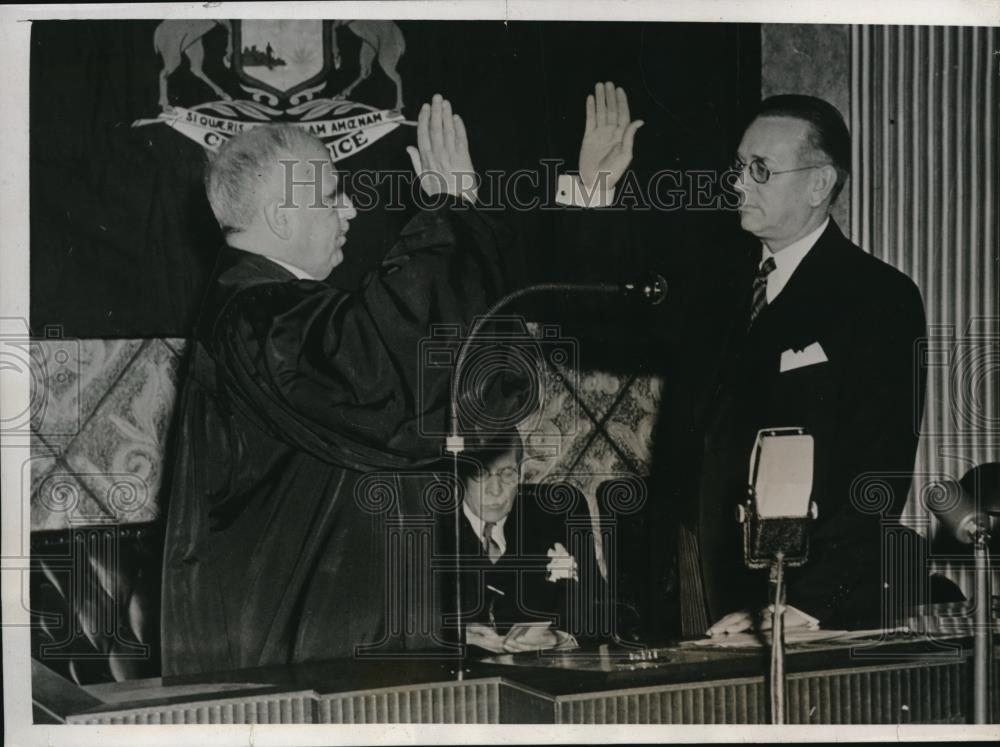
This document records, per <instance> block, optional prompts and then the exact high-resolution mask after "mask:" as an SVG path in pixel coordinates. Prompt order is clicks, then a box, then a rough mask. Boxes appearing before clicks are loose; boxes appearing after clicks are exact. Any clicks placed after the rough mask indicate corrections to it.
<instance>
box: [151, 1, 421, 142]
mask: <svg viewBox="0 0 1000 747" xmlns="http://www.w3.org/2000/svg"><path fill="white" fill-rule="evenodd" d="M216 28H221V29H222V31H223V32H224V33H225V36H226V46H225V52H224V53H222V52H220V54H221V55H222V60H221V63H222V65H223V67H225V68H229V69H230V70H231V71H232V73H233V77H235V79H236V81H237V84H238V86H239V89H240V92H241V93H242V94H243V96H242V97H240V98H235V97H234V96H233V95H231V93H236V91H234V90H232V88H231V89H230V92H227V91H226V90H225V89H224V88H223V86H222V85H220V82H219V81H218V80H213V78H212V77H211V76H210V75H208V74H207V73H206V71H205V60H206V54H207V52H206V45H205V43H204V38H205V36H206V35H207V34H209V32H213V31H215V29H216ZM346 33H351V34H354V35H355V36H356V37H358V39H359V40H360V41H361V45H360V53H359V59H358V70H359V74H358V76H357V77H356V79H354V80H353V81H352V82H350V83H349V84H348V85H346V86H344V87H343V88H342V89H341V90H339V91H336V89H334V91H336V92H333V95H330V93H331V91H329V90H327V89H328V88H329V85H330V77H331V73H332V72H333V71H335V70H339V69H340V68H341V66H342V64H343V59H342V56H341V53H340V45H339V44H338V40H337V37H338V34H346ZM153 48H154V50H155V52H156V53H157V54H158V55H159V56H160V59H161V60H162V69H161V71H160V77H159V104H160V109H161V111H160V114H159V116H158V117H156V118H155V119H143V120H138V121H137V122H135V123H134V126H141V125H147V124H153V123H157V122H159V123H163V124H166V125H168V126H169V127H173V128H174V129H176V130H178V131H179V132H182V133H183V134H185V135H187V136H188V137H190V138H191V139H192V140H194V141H195V142H198V143H199V144H201V145H202V146H204V147H205V148H207V149H209V150H216V149H217V148H218V147H219V146H220V145H221V144H222V143H223V142H225V141H226V140H227V139H228V138H230V137H232V136H233V135H236V134H238V133H240V132H243V131H244V130H246V129H249V128H252V127H257V126H259V125H261V124H267V123H270V122H291V123H294V124H297V125H299V126H301V127H304V128H305V129H307V130H309V132H311V133H312V134H314V135H316V136H318V137H319V138H320V139H322V140H323V141H324V143H326V145H327V147H328V148H329V149H330V153H331V156H332V157H333V160H334V161H337V160H340V159H343V158H346V157H348V156H351V155H354V154H355V153H357V152H358V151H360V150H363V149H364V148H366V147H368V146H369V145H371V144H372V143H374V142H375V141H377V140H378V139H380V138H382V137H384V136H385V135H387V134H388V133H389V132H392V131H393V130H394V129H396V128H397V127H398V126H399V125H400V124H403V123H405V120H404V118H403V114H402V109H403V81H402V79H401V78H400V76H399V73H398V72H397V71H396V66H397V63H398V62H399V59H400V57H402V55H403V53H404V51H405V49H406V45H405V42H404V39H403V33H402V31H401V30H400V28H399V26H398V25H396V23H395V22H394V21H385V20H368V21H364V20H322V19H309V20H235V21H227V20H213V19H177V20H165V21H162V22H161V23H160V24H159V26H157V28H156V31H155V32H154V34H153ZM185 59H186V60H187V62H188V69H189V71H190V73H191V75H194V76H195V77H197V78H198V79H200V80H201V81H202V82H203V83H205V84H206V85H207V86H208V87H209V89H211V90H212V91H213V92H214V95H215V96H216V97H217V98H216V99H215V100H212V101H205V102H203V103H199V104H196V105H194V106H190V107H183V106H174V105H171V103H170V87H169V84H170V76H171V75H172V74H174V73H175V72H176V71H177V70H178V69H179V68H180V67H181V64H182V62H183V61H184V60H185ZM376 65H377V66H378V67H379V68H380V69H381V71H382V72H383V73H384V74H385V75H386V77H388V78H389V80H390V81H392V83H393V84H394V85H395V89H396V101H395V106H394V107H393V108H391V109H387V108H378V107H375V106H369V105H367V104H364V103H360V102H356V101H352V100H350V99H349V97H350V96H351V95H352V93H353V91H354V89H355V88H356V87H357V86H358V85H359V84H361V83H362V82H363V81H365V80H366V79H367V78H368V77H369V76H370V75H372V73H373V72H374V70H375V66H376ZM324 93H326V94H327V95H326V96H324V95H323V94H324Z"/></svg>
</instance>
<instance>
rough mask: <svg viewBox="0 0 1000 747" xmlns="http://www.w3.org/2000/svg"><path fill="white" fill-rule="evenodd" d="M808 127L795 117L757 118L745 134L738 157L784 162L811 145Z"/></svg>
mask: <svg viewBox="0 0 1000 747" xmlns="http://www.w3.org/2000/svg"><path fill="white" fill-rule="evenodd" d="M809 128H810V125H809V123H808V122H806V121H804V120H801V119H795V118H794V117H758V118H757V119H755V120H754V121H753V122H751V123H750V126H749V127H747V129H746V132H744V133H743V139H742V140H741V141H740V147H739V156H740V158H743V159H744V160H748V161H749V160H751V159H754V158H760V159H761V160H763V161H765V162H767V163H785V162H787V161H788V160H789V159H793V158H795V157H796V156H797V155H798V154H799V153H800V152H801V151H802V150H803V149H804V148H805V147H807V146H808V142H809Z"/></svg>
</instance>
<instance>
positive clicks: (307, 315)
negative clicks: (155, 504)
mask: <svg viewBox="0 0 1000 747" xmlns="http://www.w3.org/2000/svg"><path fill="white" fill-rule="evenodd" d="M501 235H502V234H501V232H500V231H499V229H498V227H497V226H496V225H495V224H494V223H493V222H492V221H490V220H489V219H488V218H486V217H485V216H484V215H483V214H482V213H481V212H479V211H477V210H475V209H471V208H469V207H468V206H465V205H461V204H460V203H458V201H455V202H454V203H453V204H452V205H450V206H446V207H444V208H442V209H439V210H436V211H433V212H422V213H420V214H419V215H417V216H416V217H415V218H414V219H413V220H412V221H411V222H410V223H409V224H408V225H407V226H406V227H405V228H404V230H403V232H402V234H401V236H400V239H399V241H398V242H397V244H396V245H395V246H394V247H393V248H392V249H391V250H390V252H389V253H388V255H387V257H386V259H385V261H384V262H383V264H382V266H381V267H380V269H379V270H378V271H377V272H376V273H374V274H373V275H372V276H371V277H370V279H369V281H368V282H367V284H366V286H365V287H364V289H363V290H362V291H360V292H359V293H357V294H350V293H347V292H345V291H342V290H338V289H334V288H331V287H329V286H327V285H326V284H323V283H319V282H314V281H308V280H297V279H295V278H294V277H293V276H292V275H291V274H290V273H288V272H286V271H285V270H284V269H283V268H281V267H280V266H278V265H276V264H275V263H273V262H270V261H269V260H267V259H264V258H263V257H259V256H256V255H253V254H249V253H246V252H242V251H238V250H235V249H232V248H228V247H227V248H226V249H225V250H224V251H223V253H222V256H221V257H220V266H219V269H218V272H217V276H216V279H215V280H214V282H213V284H212V287H211V290H210V293H209V297H208V300H207V304H206V307H205V309H204V311H203V315H202V318H201V321H200V324H199V326H198V328H197V332H196V339H194V340H193V341H192V344H191V350H190V359H189V366H190V368H189V371H188V374H187V376H186V378H185V380H184V387H183V391H182V394H181V397H180V401H179V409H178V411H177V414H176V420H175V423H174V433H173V441H172V452H171V457H170V458H171V471H170V472H169V473H168V479H169V506H168V518H167V529H166V549H165V558H164V571H163V580H164V584H163V610H162V641H163V644H162V645H163V671H164V674H166V675H170V674H179V673H193V672H207V671H221V670H228V669H235V668H242V667H253V666H262V665H269V664H285V663H293V662H299V661H305V660H316V659H326V658H334V657H343V656H353V655H354V654H355V647H356V646H358V645H365V644H368V645H373V644H374V645H376V646H377V647H378V650H379V651H382V652H389V651H400V650H406V649H411V648H422V647H426V646H428V645H431V644H432V641H430V640H428V638H427V632H426V631H423V632H422V635H423V637H422V638H421V634H414V635H411V636H405V637H404V636H399V635H397V636H395V637H389V635H388V633H387V631H388V630H389V629H405V626H400V625H395V624H394V625H389V624H387V620H386V616H387V611H386V610H387V608H388V606H389V605H388V602H387V599H388V596H387V584H388V583H391V582H389V581H387V578H386V575H387V574H386V561H385V553H386V542H385V533H386V522H387V521H388V520H389V518H390V517H393V516H399V515H403V514H405V513H406V512H407V511H408V509H409V507H408V506H407V505H406V503H407V500H409V499H408V497H407V496H405V495H403V496H397V499H396V500H395V501H394V502H393V503H391V504H388V505H378V504H379V497H378V496H376V495H365V494H364V491H361V490H357V491H356V486H357V485H358V483H359V480H360V479H361V478H362V476H364V475H366V474H370V473H372V472H373V471H387V472H398V471H405V470H408V469H410V468H413V467H417V466H421V465H423V464H425V463H429V462H430V461H432V460H434V459H435V458H439V457H440V455H441V448H442V442H443V440H442V439H441V438H440V437H434V436H431V435H426V434H427V433H428V431H430V432H436V433H439V434H440V433H443V432H445V428H446V415H447V403H448V384H449V375H450V369H449V368H447V367H430V368H427V367H424V368H423V370H422V369H421V363H422V361H421V356H420V352H421V349H422V348H421V341H423V340H425V339H426V337H427V334H428V327H429V325H430V324H432V323H435V322H455V323H463V324H465V323H467V322H468V321H470V320H471V319H472V317H473V316H475V315H476V314H478V313H482V312H483V311H485V310H486V308H488V305H489V303H490V302H492V301H493V300H495V298H496V297H497V296H498V295H499V290H500V280H501V279H500V272H499V270H498V265H497V255H498V244H499V242H500V238H501ZM416 500H419V498H417V499H416ZM401 504H402V505H401Z"/></svg>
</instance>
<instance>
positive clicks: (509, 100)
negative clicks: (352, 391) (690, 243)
mask: <svg viewBox="0 0 1000 747" xmlns="http://www.w3.org/2000/svg"><path fill="white" fill-rule="evenodd" d="M156 25H157V21H46V22H38V23H35V24H34V25H33V28H32V56H31V111H30V116H31V153H30V157H31V187H30V189H31V216H30V219H31V317H32V328H33V330H34V331H35V332H36V333H38V332H40V330H41V329H42V328H43V326H44V325H48V324H57V325H61V326H62V328H63V332H64V334H66V335H68V336H75V337H95V338H120V337H162V336H185V335H186V334H187V333H188V331H189V329H190V328H191V324H192V323H193V320H194V318H195V316H196V314H197V311H198V306H199V302H200V298H201V296H202V293H203V289H204V283H205V280H206V278H207V275H208V274H209V273H210V271H211V268H212V265H213V262H214V260H215V256H216V253H217V251H218V247H219V245H220V243H221V238H220V235H219V231H218V228H217V227H216V225H215V221H214V219H213V217H212V215H211V212H210V210H209V208H208V205H207V201H206V199H205V197H204V194H203V188H202V174H203V169H204V165H205V156H204V153H203V151H202V150H201V148H200V147H199V146H198V145H196V144H195V143H193V142H191V141H189V140H188V139H186V138H185V137H183V136H182V135H180V134H179V133H177V132H175V131H173V130H171V129H169V128H168V127H166V126H165V125H161V124H156V125H152V126H147V127H141V128H133V127H131V126H130V125H131V123H132V122H133V121H134V120H136V119H139V118H151V117H154V116H156V114H157V112H158V106H157V96H158V90H157V76H158V73H159V69H160V60H159V57H158V55H157V53H156V52H155V50H154V49H153V41H152V40H153V32H154V29H155V28H156ZM399 26H400V28H401V29H402V31H403V34H404V37H405V39H406V53H405V55H404V56H403V58H402V60H401V62H400V64H399V72H400V74H401V76H402V78H403V83H404V95H405V102H406V108H405V110H404V113H405V114H406V115H407V117H408V118H414V117H415V116H416V112H417V110H418V107H419V104H420V103H421V102H423V101H425V100H427V99H428V98H429V97H430V95H431V94H433V93H435V92H441V93H443V94H445V95H446V96H448V97H449V98H451V100H452V101H453V103H454V106H455V108H456V110H457V111H459V112H461V113H462V114H463V116H464V118H465V120H466V123H467V125H468V129H469V132H470V135H471V141H472V151H473V157H474V160H475V163H476V166H477V168H478V169H479V170H480V171H481V172H484V171H485V170H487V169H504V170H506V171H508V172H510V171H512V170H514V169H518V168H525V169H530V170H534V171H541V168H540V165H539V162H540V160H541V159H543V158H558V159H562V160H563V161H565V162H566V164H567V166H566V168H575V165H576V158H577V150H578V148H579V140H580V135H581V131H582V126H583V101H584V97H585V96H586V94H587V93H588V92H589V91H590V90H591V89H592V86H593V83H594V81H596V80H605V79H612V80H614V81H615V82H616V83H618V84H620V85H623V86H625V87H626V89H627V91H628V93H629V96H630V99H631V104H632V110H633V113H634V115H635V116H641V117H642V118H644V119H645V120H646V126H645V127H644V128H643V129H642V130H641V131H640V135H639V138H638V146H637V154H636V161H635V174H636V176H637V177H638V181H639V183H645V182H646V181H647V179H648V177H649V175H650V174H652V172H653V171H655V170H656V169H660V168H665V167H668V168H716V167H719V166H721V165H723V164H725V162H726V161H727V159H728V156H729V153H730V152H731V151H732V149H733V147H734V144H735V138H736V137H737V135H738V133H739V131H740V127H741V126H742V124H743V120H744V118H745V114H746V112H747V111H748V108H749V107H751V106H752V105H753V104H754V103H755V102H756V101H757V99H758V96H759V94H758V92H759V69H760V67H759V28H758V27H757V26H753V25H742V26H736V25H726V24H670V23H595V22H572V23H569V22H567V23H540V22H531V23H523V22H522V23H503V22H500V21H495V22H442V21H421V22H415V21H401V22H399ZM336 33H338V38H339V41H340V48H341V54H342V57H343V60H344V63H343V65H342V67H341V69H340V70H338V71H335V72H334V73H333V74H332V75H331V77H330V79H329V83H328V86H327V89H326V90H325V91H323V92H321V95H333V94H336V93H337V92H339V91H340V90H341V89H342V88H343V87H344V85H346V84H347V83H348V82H350V81H351V80H353V79H354V78H355V77H356V75H357V72H358V51H359V47H360V41H359V40H358V38H357V37H356V36H355V35H354V34H352V33H349V32H347V31H346V30H345V29H340V30H338V31H337V32H336ZM225 42H226V35H225V32H224V31H223V29H222V28H221V27H216V28H215V29H214V30H213V31H211V32H209V34H208V35H207V36H206V37H205V38H204V45H205V48H206V54H205V58H206V59H205V72H206V73H207V74H208V75H209V77H211V78H212V79H213V80H215V81H217V82H218V83H219V84H220V85H222V86H223V87H224V88H225V89H226V90H227V91H229V92H230V93H231V94H232V95H233V96H234V97H240V96H244V97H245V96H246V95H247V94H245V93H242V92H241V90H240V88H239V85H238V82H237V81H236V79H235V76H234V74H233V73H232V72H231V71H229V70H227V69H226V68H224V67H222V65H221V62H220V60H221V53H222V49H223V47H224V45H225ZM170 92H171V101H172V103H175V104H178V105H182V106H192V105H195V104H197V103H200V102H203V101H206V100H209V99H212V98H214V96H213V95H212V92H211V91H210V90H209V89H208V88H207V87H206V86H205V84H204V83H202V82H201V81H199V80H198V79H196V78H195V77H194V76H193V75H192V74H191V73H190V71H189V69H188V67H187V63H186V62H184V63H182V65H181V67H180V68H179V69H178V70H177V71H176V72H175V73H174V74H173V75H172V76H171V79H170ZM352 98H353V99H355V100H358V101H362V102H365V103H368V104H372V105H377V106H386V107H390V106H392V105H393V103H394V98H393V86H392V83H391V81H389V79H388V78H387V77H386V76H385V75H384V74H383V73H382V71H381V69H379V68H378V66H377V65H376V66H375V72H374V74H373V75H372V76H371V78H369V79H368V80H367V81H365V82H364V83H362V84H361V85H360V86H358V88H357V89H356V90H355V91H354V95H353V96H352ZM413 139H414V131H413V128H411V127H401V128H399V129H398V130H397V131H395V132H393V133H392V134H391V135H389V136H387V137H386V138H384V139H383V140H381V141H379V142H378V143H376V144H375V145H373V146H371V147H369V148H368V149H366V150H365V151H363V152H362V153H360V154H359V155H357V156H354V157H352V158H349V159H347V160H345V161H343V162H341V164H340V165H342V166H343V167H344V168H345V169H361V168H373V169H386V168H393V169H407V168H408V167H409V161H408V158H407V157H406V154H405V152H404V150H403V146H404V145H406V144H409V143H411V142H412V141H413ZM521 185H522V189H521V190H520V192H519V194H520V196H521V197H523V198H527V197H530V196H531V195H532V194H537V195H539V196H541V197H542V198H543V199H548V197H549V196H550V195H546V194H544V193H545V192H546V191H549V192H551V190H552V189H554V185H551V184H550V185H546V184H544V183H542V184H540V185H539V186H538V187H537V189H536V188H534V187H532V186H528V185H527V183H526V182H522V183H521ZM487 196H488V195H487ZM412 209H413V208H412V207H410V208H409V209H408V210H404V211H401V212H392V213H387V212H386V211H385V210H384V209H382V208H381V207H376V208H373V209H370V210H367V211H364V213H363V214H361V215H359V216H358V218H357V219H356V220H355V222H354V225H353V227H352V231H351V239H352V241H351V243H350V244H349V245H348V248H347V259H346V261H345V262H344V264H343V265H342V266H341V267H339V268H338V269H337V270H336V271H335V272H334V274H333V276H332V277H331V279H330V282H331V283H334V284H336V285H339V286H341V287H347V288H350V287H354V286H356V285H357V284H358V283H359V282H360V281H361V279H362V278H363V276H364V274H365V273H366V272H367V271H368V270H369V269H371V268H372V267H373V266H374V265H375V264H376V263H377V262H378V261H379V260H380V258H381V256H382V255H383V254H384V253H385V251H386V250H387V249H388V247H389V246H390V245H391V243H392V241H393V240H394V239H395V236H396V233H397V231H398V230H399V228H400V227H401V226H402V224H403V223H404V222H405V221H406V220H407V218H408V217H409V214H410V212H412ZM505 212H506V215H505V218H506V219H507V220H508V221H509V222H510V223H511V225H512V226H513V227H514V228H515V230H516V232H517V235H518V236H519V238H520V241H519V243H518V249H517V250H516V251H514V252H512V253H511V255H510V256H509V257H507V258H506V261H507V265H508V267H507V271H508V274H509V275H510V278H511V281H512V282H513V283H514V284H515V285H516V284H523V283H527V282H531V281H534V280H540V279H565V278H572V277H576V276H578V275H579V274H580V272H581V268H582V269H583V270H590V271H594V270H595V268H599V269H601V270H602V271H604V273H605V275H607V274H609V273H610V274H615V273H619V274H624V273H627V272H629V271H631V270H633V269H637V268H640V267H645V266H650V265H655V266H666V267H668V268H670V266H671V264H672V263H673V264H676V263H681V264H682V265H683V264H684V263H686V262H692V261H698V258H700V257H701V258H703V257H707V256H711V252H710V251H709V252H708V253H707V254H706V253H700V252H695V253H691V252H689V251H681V250H680V249H679V247H680V246H681V244H682V239H683V237H684V236H687V235H691V225H692V222H695V223H696V222H698V221H700V214H699V213H694V212H691V211H676V212H663V211H654V212H652V213H636V214H635V215H633V216H632V217H631V218H630V219H629V220H628V221H627V223H626V224H625V228H624V229H620V230H616V232H615V233H614V234H613V236H614V238H613V241H614V242H615V243H616V246H607V247H603V246H601V245H600V244H598V249H597V250H596V251H595V250H594V249H593V248H591V249H590V250H588V251H583V250H581V249H580V248H579V247H578V246H577V239H578V237H577V236H576V235H574V232H573V230H572V228H570V229H569V230H567V229H566V228H565V226H566V220H565V218H566V216H565V215H559V214H556V213H551V212H544V211H537V210H535V211H514V210H507V211H505ZM560 221H562V222H560ZM570 225H571V226H572V222H570ZM592 243H593V242H592ZM559 308H560V307H558V305H556V306H552V307H545V308H542V309H539V308H537V307H536V308H535V314H536V315H538V314H543V315H544V314H549V315H552V314H556V313H557V312H558V311H559ZM569 308H570V310H571V311H572V308H573V307H572V306H571V307H569ZM563 311H565V308H563ZM578 318H579V317H578Z"/></svg>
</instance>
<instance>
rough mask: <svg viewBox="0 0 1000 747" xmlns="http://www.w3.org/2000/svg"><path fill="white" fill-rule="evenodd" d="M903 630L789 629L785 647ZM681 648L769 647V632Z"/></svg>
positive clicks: (706, 640) (687, 643)
mask: <svg viewBox="0 0 1000 747" xmlns="http://www.w3.org/2000/svg"><path fill="white" fill-rule="evenodd" d="M905 630H906V629H905V628H892V629H890V630H882V629H879V628H876V629H874V630H816V629H811V628H791V629H788V630H786V631H785V645H786V646H794V645H796V644H809V643H844V642H847V641H855V640H861V639H864V638H881V637H883V636H887V635H891V634H893V633H898V632H903V631H905ZM680 645H681V646H682V647H695V646H697V647H708V648H761V647H763V646H770V645H771V631H770V630H767V631H764V632H762V633H734V634H732V635H717V636H712V637H711V638H708V637H706V638H698V639H696V640H693V641H683V642H682V643H681V644H680Z"/></svg>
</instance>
